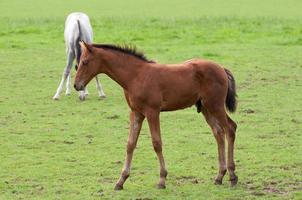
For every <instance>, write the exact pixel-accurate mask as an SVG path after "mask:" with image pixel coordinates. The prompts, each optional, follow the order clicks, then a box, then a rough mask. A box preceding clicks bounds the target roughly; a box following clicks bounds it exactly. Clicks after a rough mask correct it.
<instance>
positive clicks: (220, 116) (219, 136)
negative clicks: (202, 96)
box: [201, 107, 227, 185]
mask: <svg viewBox="0 0 302 200" xmlns="http://www.w3.org/2000/svg"><path fill="white" fill-rule="evenodd" d="M201 111H202V113H203V115H204V116H205V118H206V121H207V123H208V124H209V126H210V127H211V129H212V132H213V135H214V137H215V139H216V142H217V146H218V162H219V171H218V175H217V176H216V178H215V184H217V185H221V184H222V179H223V177H224V175H225V173H226V171H227V167H226V159H225V134H224V130H223V129H224V126H226V119H225V114H224V113H223V112H222V111H214V112H213V111H212V112H210V111H209V110H208V109H207V108H205V107H202V108H201Z"/></svg>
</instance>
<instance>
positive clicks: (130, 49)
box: [92, 44, 154, 63]
mask: <svg viewBox="0 0 302 200" xmlns="http://www.w3.org/2000/svg"><path fill="white" fill-rule="evenodd" d="M92 46H93V47H96V48H103V49H110V50H114V51H119V52H122V53H125V54H128V55H132V56H134V57H136V58H138V59H140V60H143V61H146V62H149V63H154V61H152V60H149V59H148V58H147V57H146V56H145V55H144V54H143V53H142V52H139V51H137V50H136V47H135V46H129V45H124V46H120V45H113V44H92Z"/></svg>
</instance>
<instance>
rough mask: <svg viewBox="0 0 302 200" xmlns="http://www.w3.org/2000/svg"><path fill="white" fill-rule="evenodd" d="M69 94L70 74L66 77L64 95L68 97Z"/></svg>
mask: <svg viewBox="0 0 302 200" xmlns="http://www.w3.org/2000/svg"><path fill="white" fill-rule="evenodd" d="M70 92H71V74H70V73H69V75H68V76H67V81H66V95H70Z"/></svg>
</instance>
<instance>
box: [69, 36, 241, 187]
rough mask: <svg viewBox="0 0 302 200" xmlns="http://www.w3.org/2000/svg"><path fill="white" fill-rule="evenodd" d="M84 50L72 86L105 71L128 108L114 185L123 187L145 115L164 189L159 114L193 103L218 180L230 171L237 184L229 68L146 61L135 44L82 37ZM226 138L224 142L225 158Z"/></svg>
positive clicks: (203, 63)
mask: <svg viewBox="0 0 302 200" xmlns="http://www.w3.org/2000/svg"><path fill="white" fill-rule="evenodd" d="M80 45H81V48H82V51H83V53H82V55H81V58H80V64H79V68H78V71H77V74H76V77H75V83H74V87H75V89H76V90H82V89H84V87H85V86H86V85H87V83H88V82H89V81H90V80H91V79H92V78H93V77H94V76H96V75H97V74H99V73H105V74H107V75H108V76H109V77H110V78H112V79H113V80H114V81H116V82H117V83H118V84H119V85H120V86H122V87H123V89H124V93H125V97H126V100H127V103H128V105H129V107H130V109H131V112H130V133H129V137H128V144H127V154H126V159H125V164H124V168H123V170H122V173H121V176H120V178H119V180H118V182H117V183H116V185H115V189H116V190H120V189H123V185H124V182H125V181H126V179H127V178H128V177H129V174H130V165H131V160H132V157H133V151H134V149H135V147H136V143H137V139H138V136H139V133H140V130H141V126H142V122H143V120H144V119H145V118H147V121H148V124H149V128H150V132H151V138H152V144H153V147H154V150H155V152H156V154H157V157H158V160H159V164H160V179H159V183H158V188H165V180H166V176H167V174H168V172H167V170H166V167H165V161H164V156H163V153H162V140H161V133H160V120H159V114H160V112H162V111H173V110H178V109H184V108H187V107H190V106H192V105H194V104H195V105H196V107H197V111H198V112H202V113H203V115H204V117H205V118H206V121H207V123H208V124H209V126H210V127H211V129H212V132H213V134H214V137H215V139H216V141H217V145H218V161H219V172H218V175H217V177H216V178H215V183H216V184H222V179H223V177H224V175H225V173H226V171H227V170H228V172H229V176H230V181H231V185H232V186H233V185H236V184H237V181H238V178H237V176H236V175H235V162H234V156H233V153H234V141H235V131H236V127H237V125H236V123H235V122H234V121H233V120H232V119H231V118H230V117H229V116H228V114H227V112H226V109H228V110H229V111H230V112H234V111H235V110H236V90H235V80H234V77H233V75H232V73H231V72H230V71H229V70H227V69H225V68H222V67H220V66H219V65H218V64H216V63H214V62H211V61H206V60H201V59H192V60H188V61H186V62H184V63H181V64H169V65H166V64H159V63H155V62H153V61H150V60H148V59H147V58H146V57H145V56H144V55H143V54H142V53H139V52H137V51H136V50H135V49H133V48H129V47H120V46H115V45H106V44H87V43H85V42H83V41H81V42H80ZM225 138H226V139H227V142H228V152H227V162H226V156H225Z"/></svg>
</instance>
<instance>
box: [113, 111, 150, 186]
mask: <svg viewBox="0 0 302 200" xmlns="http://www.w3.org/2000/svg"><path fill="white" fill-rule="evenodd" d="M144 118H145V117H144V116H143V115H141V114H140V113H137V112H134V111H132V112H131V113H130V132H129V136H128V144H127V155H126V160H125V164H124V168H123V170H122V173H121V176H120V178H119V180H118V182H117V183H116V185H115V188H114V189H115V190H121V189H123V185H124V183H125V181H126V180H127V178H128V177H129V175H130V166H131V161H132V157H133V151H134V149H135V147H136V143H137V139H138V136H139V132H140V130H141V127H142V123H143V120H144Z"/></svg>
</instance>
